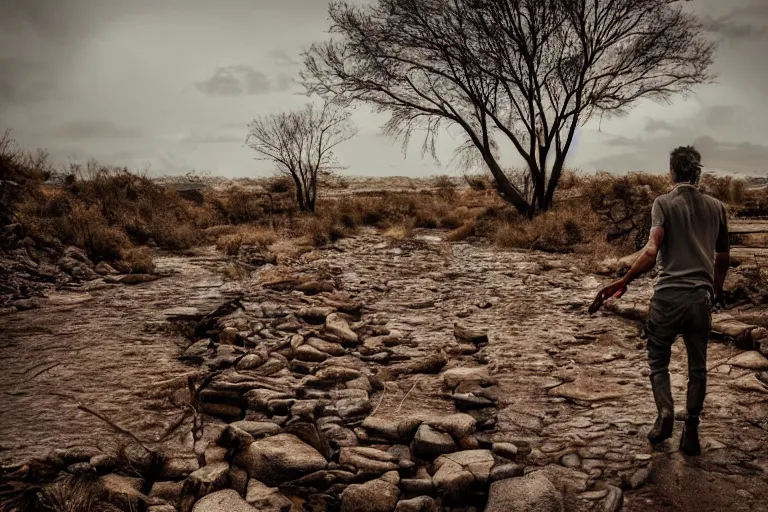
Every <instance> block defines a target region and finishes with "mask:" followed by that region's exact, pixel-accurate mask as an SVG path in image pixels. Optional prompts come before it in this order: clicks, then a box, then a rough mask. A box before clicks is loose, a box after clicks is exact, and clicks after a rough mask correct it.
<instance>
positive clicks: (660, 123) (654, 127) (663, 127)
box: [645, 119, 674, 133]
mask: <svg viewBox="0 0 768 512" xmlns="http://www.w3.org/2000/svg"><path fill="white" fill-rule="evenodd" d="M645 131H646V132H647V133H657V132H670V131H674V126H672V125H671V124H669V123H668V122H666V121H664V120H663V119H647V120H646V123H645Z"/></svg>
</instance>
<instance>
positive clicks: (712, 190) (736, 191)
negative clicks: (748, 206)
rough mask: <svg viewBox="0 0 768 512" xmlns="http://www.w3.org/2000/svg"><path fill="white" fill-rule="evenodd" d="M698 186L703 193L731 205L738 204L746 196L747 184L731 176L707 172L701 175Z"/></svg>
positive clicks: (742, 201) (741, 202)
mask: <svg viewBox="0 0 768 512" xmlns="http://www.w3.org/2000/svg"><path fill="white" fill-rule="evenodd" d="M700 186H701V190H702V191H704V192H705V193H707V194H709V195H711V196H712V197H714V198H716V199H719V200H720V201H722V202H723V203H726V204H728V205H731V206H740V205H742V204H744V202H745V201H746V198H747V184H746V183H745V182H744V180H740V179H734V178H732V177H731V176H716V175H714V174H711V173H707V174H704V175H703V176H702V177H701V183H700Z"/></svg>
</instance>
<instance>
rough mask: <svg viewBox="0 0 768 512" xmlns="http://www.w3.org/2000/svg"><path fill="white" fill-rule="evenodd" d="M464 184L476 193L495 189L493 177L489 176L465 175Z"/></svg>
mask: <svg viewBox="0 0 768 512" xmlns="http://www.w3.org/2000/svg"><path fill="white" fill-rule="evenodd" d="M464 182H465V183H466V184H467V186H468V187H469V188H470V189H472V190H474V191H476V192H483V191H486V190H493V189H494V188H495V184H494V183H495V182H494V180H493V176H490V175H488V174H465V175H464Z"/></svg>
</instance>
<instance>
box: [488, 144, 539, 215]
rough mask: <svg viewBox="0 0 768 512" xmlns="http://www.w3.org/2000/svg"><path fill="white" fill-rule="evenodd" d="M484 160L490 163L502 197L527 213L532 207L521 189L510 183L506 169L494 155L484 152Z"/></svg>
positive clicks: (524, 213)
mask: <svg viewBox="0 0 768 512" xmlns="http://www.w3.org/2000/svg"><path fill="white" fill-rule="evenodd" d="M483 160H485V163H486V165H488V170H490V171H491V174H492V175H493V179H494V180H496V186H497V187H498V189H499V193H500V194H501V197H503V198H504V199H505V200H506V201H508V202H510V203H512V205H513V206H514V207H515V208H516V209H517V211H518V212H520V213H521V214H523V215H526V214H527V213H528V210H529V209H530V205H529V204H528V201H527V200H526V199H525V197H523V195H522V194H521V193H520V191H519V190H517V189H516V188H515V187H514V185H512V183H510V181H509V178H507V176H506V175H505V174H504V171H502V170H501V167H499V164H498V162H496V160H495V159H494V158H493V157H492V156H490V155H486V154H485V152H483Z"/></svg>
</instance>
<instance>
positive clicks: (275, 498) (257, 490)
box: [245, 479, 293, 512]
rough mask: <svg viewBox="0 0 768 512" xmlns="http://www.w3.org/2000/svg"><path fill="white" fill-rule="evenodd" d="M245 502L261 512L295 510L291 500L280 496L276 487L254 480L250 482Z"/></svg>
mask: <svg viewBox="0 0 768 512" xmlns="http://www.w3.org/2000/svg"><path fill="white" fill-rule="evenodd" d="M245 501H246V502H247V503H248V504H249V505H251V506H253V507H255V508H256V510H259V511H261V512H289V511H290V510H292V509H293V503H292V502H291V500H289V499H288V498H286V497H285V496H284V495H282V494H280V491H279V490H278V489H277V488H276V487H268V486H266V485H264V484H263V483H261V482H259V481H258V480H254V479H251V480H250V481H249V482H248V489H247V491H246V494H245Z"/></svg>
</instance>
